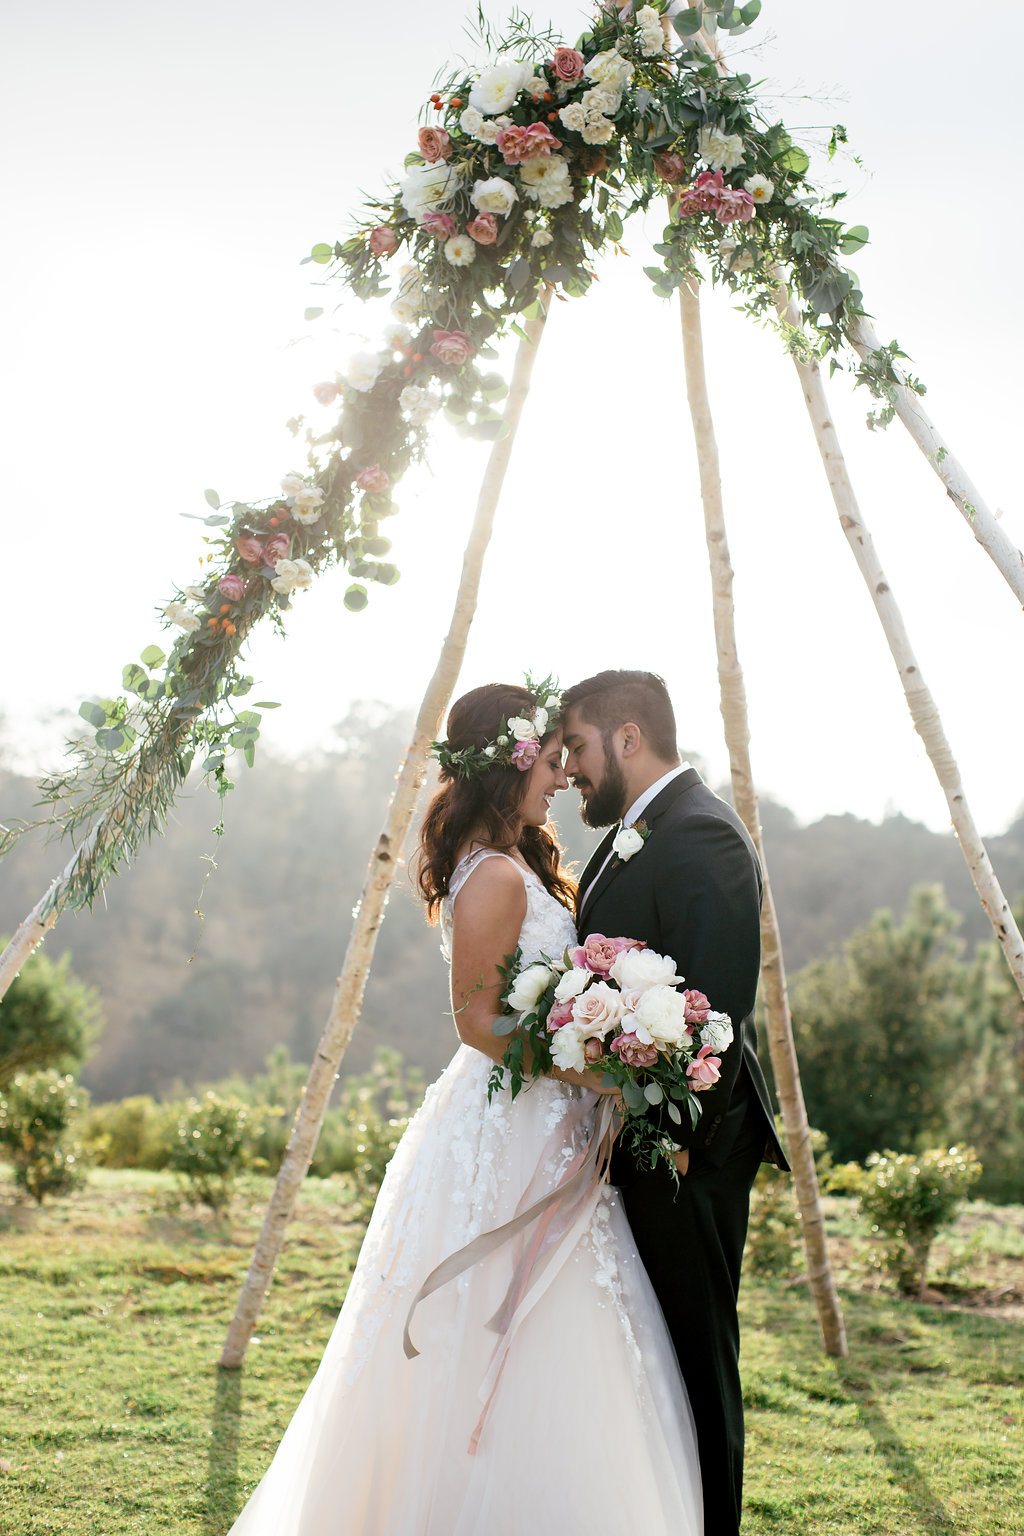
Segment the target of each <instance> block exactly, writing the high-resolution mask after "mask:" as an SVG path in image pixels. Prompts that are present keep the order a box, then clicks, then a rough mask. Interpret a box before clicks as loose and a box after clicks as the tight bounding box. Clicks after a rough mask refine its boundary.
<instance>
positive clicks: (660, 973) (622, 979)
mask: <svg viewBox="0 0 1024 1536" xmlns="http://www.w3.org/2000/svg"><path fill="white" fill-rule="evenodd" d="M608 974H609V975H610V976H611V978H612V980H613V981H617V982H618V984H619V986H620V987H621V988H622V990H623V991H624V992H625V991H627V990H629V989H630V988H636V990H637V991H639V992H646V990H647V988H648V987H674V986H676V985H678V983H679V982H681V981H682V980H683V977H682V976H677V975H676V963H675V961H674V960H673V959H672V956H671V955H659V954H657V953H656V952H655V951H654V950H653V949H624V950H623V951H622V954H621V955H619V956H617V958H616V959H615V961H614V963H613V965H612V968H611V970H610V971H609V973H608Z"/></svg>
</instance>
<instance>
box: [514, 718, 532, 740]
mask: <svg viewBox="0 0 1024 1536" xmlns="http://www.w3.org/2000/svg"><path fill="white" fill-rule="evenodd" d="M508 729H509V734H510V735H511V736H513V737H514V738H515V740H516V741H536V740H537V739H538V736H537V727H536V726H535V725H534V723H533V721H532V720H526V719H524V718H523V716H522V715H513V716H512V718H511V720H510V721H509V723H508Z"/></svg>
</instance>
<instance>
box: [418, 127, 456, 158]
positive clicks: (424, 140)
mask: <svg viewBox="0 0 1024 1536" xmlns="http://www.w3.org/2000/svg"><path fill="white" fill-rule="evenodd" d="M416 142H417V144H418V145H419V151H420V154H421V155H422V156H423V158H424V160H426V161H427V163H428V164H429V165H433V164H434V163H435V161H437V160H447V159H448V157H449V156H450V154H451V152H452V141H451V139H450V138H449V137H448V135H447V134H446V133H445V131H444V129H443V128H421V129H420V131H419V133H418V134H417V135H416Z"/></svg>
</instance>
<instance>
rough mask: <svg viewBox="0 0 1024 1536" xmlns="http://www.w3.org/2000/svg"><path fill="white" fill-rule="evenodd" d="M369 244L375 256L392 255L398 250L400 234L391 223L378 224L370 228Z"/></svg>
mask: <svg viewBox="0 0 1024 1536" xmlns="http://www.w3.org/2000/svg"><path fill="white" fill-rule="evenodd" d="M369 245H370V250H371V252H372V253H373V255H374V256H390V255H391V253H392V252H393V251H397V250H398V236H397V235H396V234H395V232H394V230H393V229H392V228H391V225H390V224H378V225H377V228H376V229H371V230H370V241H369Z"/></svg>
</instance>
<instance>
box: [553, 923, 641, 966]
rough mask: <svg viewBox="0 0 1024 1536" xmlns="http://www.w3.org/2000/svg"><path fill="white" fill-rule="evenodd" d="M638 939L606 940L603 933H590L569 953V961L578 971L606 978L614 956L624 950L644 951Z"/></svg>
mask: <svg viewBox="0 0 1024 1536" xmlns="http://www.w3.org/2000/svg"><path fill="white" fill-rule="evenodd" d="M645 948H646V945H644V944H641V943H640V941H639V940H638V939H606V938H605V936H604V934H603V933H591V934H588V935H587V937H586V938H585V939H584V941H583V943H582V944H581V945H579V947H578V948H577V949H572V950H570V951H569V959H570V960H571V961H572V963H573V965H575V966H577V967H578V968H579V969H580V970H586V971H593V972H594V974H595V975H596V976H607V975H608V972H609V971H610V970H611V968H612V966H613V965H614V963H615V957H616V955H621V954H622V951H623V950H624V949H645Z"/></svg>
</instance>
